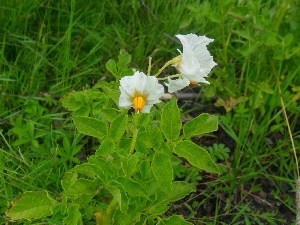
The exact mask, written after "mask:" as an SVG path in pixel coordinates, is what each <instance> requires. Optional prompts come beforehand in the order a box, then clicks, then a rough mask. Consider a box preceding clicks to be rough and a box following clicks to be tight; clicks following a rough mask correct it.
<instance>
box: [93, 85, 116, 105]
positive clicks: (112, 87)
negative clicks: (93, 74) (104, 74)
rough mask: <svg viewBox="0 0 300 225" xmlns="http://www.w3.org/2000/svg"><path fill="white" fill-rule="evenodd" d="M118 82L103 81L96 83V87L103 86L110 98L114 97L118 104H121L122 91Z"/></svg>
mask: <svg viewBox="0 0 300 225" xmlns="http://www.w3.org/2000/svg"><path fill="white" fill-rule="evenodd" d="M118 86H119V83H118V82H110V83H108V82H104V81H101V82H99V83H97V84H95V85H94V88H101V89H102V90H103V91H104V92H105V94H106V95H107V96H109V98H110V99H112V100H113V101H114V102H115V104H116V105H118V104H119V97H120V91H119V89H118Z"/></svg>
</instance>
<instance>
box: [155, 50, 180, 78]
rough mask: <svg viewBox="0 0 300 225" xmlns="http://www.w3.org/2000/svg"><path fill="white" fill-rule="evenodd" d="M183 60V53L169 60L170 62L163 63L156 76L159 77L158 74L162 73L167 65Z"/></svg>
mask: <svg viewBox="0 0 300 225" xmlns="http://www.w3.org/2000/svg"><path fill="white" fill-rule="evenodd" d="M181 60H182V55H179V56H177V57H175V58H173V59H171V60H169V61H168V62H166V64H165V65H163V67H162V68H160V69H159V70H158V72H157V73H156V74H155V76H156V77H158V75H159V74H161V72H162V71H163V70H164V69H165V68H166V67H168V66H170V65H172V64H176V63H178V62H180V61H181Z"/></svg>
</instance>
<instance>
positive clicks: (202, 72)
mask: <svg viewBox="0 0 300 225" xmlns="http://www.w3.org/2000/svg"><path fill="white" fill-rule="evenodd" d="M176 37H177V38H178V39H179V40H180V42H181V44H182V46H183V52H182V53H181V52H180V53H181V55H180V56H179V57H176V58H175V60H174V64H173V66H175V67H176V68H177V70H179V71H180V73H181V75H182V77H181V78H178V79H177V80H175V81H173V82H171V83H169V84H167V86H168V88H169V92H170V93H172V92H174V91H177V90H180V89H182V88H184V87H186V86H188V84H187V81H189V83H192V84H198V83H200V82H201V83H207V84H209V82H208V81H207V80H206V79H205V78H206V77H207V76H208V74H209V73H210V71H211V69H212V68H213V67H214V66H215V65H217V64H216V63H215V62H214V61H213V57H212V56H211V55H210V53H209V51H208V50H207V47H206V46H207V45H208V44H209V43H210V42H213V41H214V40H213V39H210V38H207V37H205V36H197V35H196V34H187V35H176ZM180 83H181V85H179V84H180ZM174 84H176V85H175V86H174ZM170 89H171V91H172V92H171V91H170Z"/></svg>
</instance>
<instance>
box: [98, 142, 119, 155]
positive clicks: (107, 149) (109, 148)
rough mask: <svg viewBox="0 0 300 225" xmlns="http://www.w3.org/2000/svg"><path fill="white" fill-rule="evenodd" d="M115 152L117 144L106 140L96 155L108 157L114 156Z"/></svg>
mask: <svg viewBox="0 0 300 225" xmlns="http://www.w3.org/2000/svg"><path fill="white" fill-rule="evenodd" d="M114 150H115V142H113V141H112V140H110V139H104V140H103V141H102V143H101V145H100V147H99V148H98V149H97V151H96V155H99V156H106V155H109V154H112V153H113V152H114Z"/></svg>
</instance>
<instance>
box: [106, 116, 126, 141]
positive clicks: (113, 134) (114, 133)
mask: <svg viewBox="0 0 300 225" xmlns="http://www.w3.org/2000/svg"><path fill="white" fill-rule="evenodd" d="M127 118H128V116H127V112H126V111H124V112H123V113H121V114H120V115H119V116H118V117H117V118H115V120H114V121H113V122H112V123H111V125H110V130H109V137H110V138H111V139H112V140H114V141H118V140H120V139H121V137H122V136H123V134H124V133H125V130H126V127H127Z"/></svg>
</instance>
